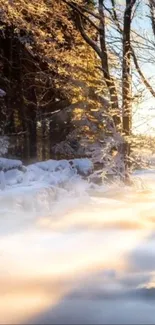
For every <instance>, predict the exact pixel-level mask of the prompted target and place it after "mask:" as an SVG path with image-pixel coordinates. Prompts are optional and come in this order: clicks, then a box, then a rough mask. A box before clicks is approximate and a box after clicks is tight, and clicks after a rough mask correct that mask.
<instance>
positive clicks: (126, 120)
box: [122, 0, 136, 136]
mask: <svg viewBox="0 0 155 325" xmlns="http://www.w3.org/2000/svg"><path fill="white" fill-rule="evenodd" d="M135 2H136V0H126V8H125V12H124V24H123V26H124V29H123V67H122V104H123V132H124V133H125V135H127V136H128V135H130V132H131V118H132V114H131V104H132V103H131V40H130V34H131V17H132V8H133V6H134V4H135Z"/></svg>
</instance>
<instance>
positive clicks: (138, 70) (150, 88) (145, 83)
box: [131, 48, 155, 97]
mask: <svg viewBox="0 0 155 325" xmlns="http://www.w3.org/2000/svg"><path fill="white" fill-rule="evenodd" d="M131 54H132V57H133V61H134V64H135V67H136V69H137V72H138V73H139V75H140V77H141V79H142V81H143V83H144V85H145V86H146V88H147V89H148V90H149V91H150V93H151V95H152V96H153V97H155V91H154V90H153V88H152V87H151V85H150V83H149V82H148V81H147V79H146V78H145V76H144V74H143V72H142V71H141V69H140V66H139V64H138V60H137V58H136V55H135V52H134V50H133V48H131Z"/></svg>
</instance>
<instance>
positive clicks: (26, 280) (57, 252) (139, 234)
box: [0, 160, 155, 324]
mask: <svg viewBox="0 0 155 325" xmlns="http://www.w3.org/2000/svg"><path fill="white" fill-rule="evenodd" d="M15 165H17V163H16V162H15V161H14V163H12V162H10V164H9V162H8V166H9V168H11V169H9V170H7V171H3V170H2V171H1V173H0V177H1V185H5V186H4V187H5V189H4V190H1V191H0V235H1V236H0V274H1V276H0V288H1V290H0V315H1V320H0V322H1V323H3V324H10V323H14V324H49V323H50V324H55V323H56V324H71V323H76V324H77V323H81V324H90V323H95V324H99V323H103V324H128V323H129V322H130V323H131V324H134V323H135V319H136V323H137V324H138V323H139V324H142V323H143V322H144V320H145V323H147V324H151V323H152V324H153V323H154V300H153V299H152V298H153V297H154V296H152V298H151V291H150V288H154V287H155V278H154V269H155V262H154V261H155V253H154V252H155V249H154V248H155V236H154V221H155V218H154V211H155V201H154V193H155V188H154V189H153V188H152V186H153V182H154V183H155V171H147V172H146V171H145V173H144V171H136V172H135V173H134V175H133V178H134V180H135V184H136V186H133V187H130V188H129V187H125V186H123V185H122V184H119V183H115V184H111V185H106V186H105V185H101V186H97V185H95V184H92V183H89V182H88V181H87V180H86V179H85V178H82V177H81V175H79V174H78V171H79V170H80V172H82V174H85V173H87V172H88V173H89V172H90V171H91V168H92V164H91V162H90V161H89V160H76V161H75V160H73V161H72V163H70V161H66V160H63V161H54V160H50V161H46V162H41V163H36V164H31V165H29V166H27V167H25V169H24V168H22V170H23V171H22V170H21V167H23V166H21V164H20V165H19V169H18V168H14V167H13V168H12V166H15ZM139 179H140V180H141V182H144V185H145V184H146V183H147V188H148V189H149V190H150V191H148V192H146V191H142V187H140V185H138V184H137V181H138V180H139ZM4 182H5V183H4ZM139 189H141V191H139ZM152 290H153V289H152ZM122 298H123V299H122ZM137 306H138V307H137ZM122 308H123V309H122ZM137 308H138V312H137ZM111 310H112V312H111ZM131 315H132V317H131Z"/></svg>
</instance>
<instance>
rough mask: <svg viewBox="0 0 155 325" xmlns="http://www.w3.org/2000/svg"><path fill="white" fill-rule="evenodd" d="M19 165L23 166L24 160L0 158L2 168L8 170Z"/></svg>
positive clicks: (0, 167) (0, 168)
mask: <svg viewBox="0 0 155 325" xmlns="http://www.w3.org/2000/svg"><path fill="white" fill-rule="evenodd" d="M19 167H22V161H20V160H16V159H7V158H0V170H4V171H7V170H9V169H13V168H19Z"/></svg>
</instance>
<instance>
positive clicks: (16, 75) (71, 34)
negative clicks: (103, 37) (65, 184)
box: [0, 0, 103, 157]
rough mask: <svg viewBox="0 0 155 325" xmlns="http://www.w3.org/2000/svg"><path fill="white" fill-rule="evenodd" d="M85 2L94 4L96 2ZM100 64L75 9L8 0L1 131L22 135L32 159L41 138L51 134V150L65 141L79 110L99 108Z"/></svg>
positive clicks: (3, 18)
mask: <svg viewBox="0 0 155 325" xmlns="http://www.w3.org/2000/svg"><path fill="white" fill-rule="evenodd" d="M81 3H82V2H81ZM83 4H84V5H86V6H87V7H88V8H92V7H93V6H94V4H93V1H85V0H83ZM85 25H86V28H87V23H85ZM88 27H89V26H88ZM93 37H94V38H95V35H93ZM96 64H97V58H96V56H95V55H94V53H93V51H91V50H90V48H89V47H88V45H87V44H86V43H85V42H84V41H83V40H82V38H81V36H80V33H79V31H78V30H77V28H76V23H75V21H74V17H73V12H72V10H71V9H70V8H69V7H68V6H67V5H66V4H65V3H63V2H62V1H61V0H58V1H55V0H51V1H48V0H40V1H32V2H31V3H30V1H26V0H25V1H24V0H19V1H12V2H11V1H7V0H2V1H1V12H0V88H1V89H3V90H5V92H6V96H5V97H4V98H3V99H2V98H1V99H0V106H1V107H0V132H1V135H3V134H5V135H17V138H18V141H19V139H20V138H21V136H22V137H23V138H24V147H25V155H29V156H30V157H32V156H33V157H34V156H36V153H37V139H38V138H39V139H40V138H42V139H47V138H48V140H49V146H50V147H51V148H52V145H54V144H55V143H57V142H60V141H61V140H64V139H65V137H66V135H67V134H68V133H69V132H70V131H71V129H73V128H74V124H75V120H76V118H75V116H76V114H74V112H75V110H76V109H77V111H78V110H79V111H78V112H82V110H83V108H84V107H86V106H87V105H90V106H93V101H96V98H95V97H96V96H97V95H95V89H96V88H97V87H98V86H100V88H103V81H101V80H100V78H99V73H98V72H96V69H95V65H96ZM89 98H90V99H91V101H92V102H91V103H89V104H88V102H89ZM74 115H75V116H74ZM73 121H74V122H73ZM43 155H44V156H45V145H43Z"/></svg>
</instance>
